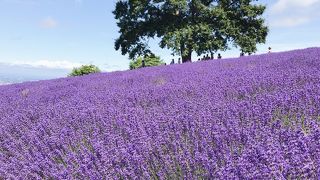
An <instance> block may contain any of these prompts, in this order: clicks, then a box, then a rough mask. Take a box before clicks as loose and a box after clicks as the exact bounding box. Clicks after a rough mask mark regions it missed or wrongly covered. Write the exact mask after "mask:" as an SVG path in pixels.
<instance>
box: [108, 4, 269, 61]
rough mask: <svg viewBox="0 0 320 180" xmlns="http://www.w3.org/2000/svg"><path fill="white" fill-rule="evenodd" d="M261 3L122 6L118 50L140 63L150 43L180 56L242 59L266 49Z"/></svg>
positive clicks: (117, 9)
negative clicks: (232, 50) (232, 53)
mask: <svg viewBox="0 0 320 180" xmlns="http://www.w3.org/2000/svg"><path fill="white" fill-rule="evenodd" d="M255 1H258V0H119V1H118V2H117V3H116V7H115V10H114V11H113V13H114V15H115V18H116V20H117V25H118V27H119V28H120V30H119V32H120V37H119V38H118V39H116V41H115V49H116V50H119V49H120V50H121V53H122V54H123V55H125V54H128V55H129V57H130V58H131V59H132V58H136V57H138V56H141V55H144V54H148V53H151V50H150V48H149V46H148V41H149V38H155V37H157V38H160V43H159V46H160V47H161V48H168V49H170V50H172V53H173V54H174V55H180V56H181V57H182V62H187V61H190V60H191V55H192V53H193V52H196V53H197V55H201V54H206V53H214V52H216V51H218V50H223V51H224V50H227V49H228V48H229V47H230V46H234V47H237V48H240V50H241V51H242V52H244V53H252V52H255V51H256V50H257V47H256V45H257V44H258V43H265V40H266V36H267V34H268V27H267V26H266V25H265V24H264V19H263V17H262V15H263V13H264V11H265V9H266V7H265V6H264V5H261V4H257V3H256V2H255Z"/></svg>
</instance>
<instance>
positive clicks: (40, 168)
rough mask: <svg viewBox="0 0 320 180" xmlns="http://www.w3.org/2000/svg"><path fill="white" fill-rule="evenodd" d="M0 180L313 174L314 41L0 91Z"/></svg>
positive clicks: (318, 99) (317, 89)
mask: <svg viewBox="0 0 320 180" xmlns="http://www.w3.org/2000/svg"><path fill="white" fill-rule="evenodd" d="M0 125H1V126H0V179H8V178H13V179H19V178H21V179H272V178H274V179H298V178H300V179H319V178H320V48H309V49H305V50H296V51H290V52H284V53H271V54H265V55H260V56H250V57H242V58H239V59H224V60H214V61H207V62H197V63H189V64H183V65H171V66H161V67H153V68H144V69H139V70H133V71H126V72H113V73H101V74H95V75H89V76H84V77H74V78H65V79H56V80H50V81H39V82H29V83H22V84H15V85H6V86H0Z"/></svg>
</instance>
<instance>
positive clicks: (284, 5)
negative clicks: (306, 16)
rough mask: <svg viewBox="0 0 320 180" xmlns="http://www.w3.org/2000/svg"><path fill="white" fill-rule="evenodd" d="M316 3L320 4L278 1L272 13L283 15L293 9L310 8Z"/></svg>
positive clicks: (302, 0) (314, 0)
mask: <svg viewBox="0 0 320 180" xmlns="http://www.w3.org/2000/svg"><path fill="white" fill-rule="evenodd" d="M316 3H320V0H278V1H277V2H276V3H275V4H274V5H273V6H272V9H271V11H272V12H274V13H281V12H283V11H285V10H288V9H291V8H299V9H300V8H308V7H311V6H312V5H314V4H316Z"/></svg>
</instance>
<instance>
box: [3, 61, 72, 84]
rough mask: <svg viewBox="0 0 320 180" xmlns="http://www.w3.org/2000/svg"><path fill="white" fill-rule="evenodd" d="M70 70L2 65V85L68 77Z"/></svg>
mask: <svg viewBox="0 0 320 180" xmlns="http://www.w3.org/2000/svg"><path fill="white" fill-rule="evenodd" d="M69 72H70V70H67V69H52V68H46V67H32V66H28V65H8V64H5V63H0V85H1V84H2V85H3V84H11V83H19V82H25V81H36V80H46V79H55V78H60V77H66V76H67V75H68V73H69Z"/></svg>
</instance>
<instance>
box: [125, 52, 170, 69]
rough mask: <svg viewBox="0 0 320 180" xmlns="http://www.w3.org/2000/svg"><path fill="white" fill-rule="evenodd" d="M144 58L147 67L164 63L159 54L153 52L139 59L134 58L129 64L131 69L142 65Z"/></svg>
mask: <svg viewBox="0 0 320 180" xmlns="http://www.w3.org/2000/svg"><path fill="white" fill-rule="evenodd" d="M142 60H144V62H145V66H146V67H150V66H159V65H162V64H164V62H163V61H162V60H161V59H160V57H159V56H155V55H153V54H152V55H148V56H145V57H138V58H137V59H135V60H132V61H131V62H130V65H129V68H130V70H132V69H138V68H140V67H142Z"/></svg>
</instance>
